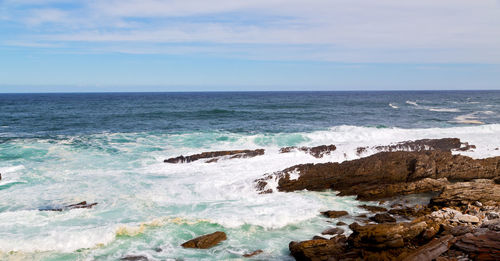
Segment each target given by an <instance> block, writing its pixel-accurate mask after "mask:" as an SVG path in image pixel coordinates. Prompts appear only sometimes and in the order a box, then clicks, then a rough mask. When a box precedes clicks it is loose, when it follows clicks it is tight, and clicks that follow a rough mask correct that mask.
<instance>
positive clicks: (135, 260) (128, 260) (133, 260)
mask: <svg viewBox="0 0 500 261" xmlns="http://www.w3.org/2000/svg"><path fill="white" fill-rule="evenodd" d="M120 260H124V261H148V260H149V259H148V258H147V257H145V256H124V257H122V258H120Z"/></svg>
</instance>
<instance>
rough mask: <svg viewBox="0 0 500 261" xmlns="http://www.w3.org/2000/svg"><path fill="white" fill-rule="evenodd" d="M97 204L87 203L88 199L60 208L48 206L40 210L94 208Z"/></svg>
mask: <svg viewBox="0 0 500 261" xmlns="http://www.w3.org/2000/svg"><path fill="white" fill-rule="evenodd" d="M95 205H97V203H91V204H87V201H82V202H80V203H76V204H72V205H67V206H64V207H60V208H54V207H47V208H41V209H39V210H40V211H63V210H71V209H75V208H92V207H93V206H95Z"/></svg>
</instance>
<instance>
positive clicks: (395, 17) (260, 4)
mask: <svg viewBox="0 0 500 261" xmlns="http://www.w3.org/2000/svg"><path fill="white" fill-rule="evenodd" d="M0 10H2V12H1V13H2V14H3V16H2V17H4V19H3V20H4V21H8V22H9V23H10V24H11V25H12V26H16V28H21V29H22V30H21V31H19V32H17V33H15V34H9V37H12V38H13V39H4V41H3V42H4V44H9V43H10V44H12V43H16V42H17V43H24V45H25V46H26V45H28V43H31V44H32V45H39V46H41V45H44V44H45V45H47V46H50V45H53V44H64V45H66V46H68V47H69V48H74V49H75V51H82V47H81V46H82V45H85V48H84V49H85V50H86V51H100V52H113V51H120V52H129V53H141V52H142V53H175V52H182V53H185V52H192V53H204V54H210V55H221V56H227V55H230V56H234V55H237V56H241V57H245V58H247V59H300V60H320V61H324V60H327V61H341V62H359V61H362V62H472V63H500V4H499V1H497V0H482V1H469V0H441V1H435V0H421V1H411V2H410V1H398V0H378V1H371V0H313V1H307V2H305V1H298V0H288V1H285V0H267V1H264V0H254V1H245V0H232V1H223V0H211V1H207V0H204V1H203V0H191V1H186V0H184V1H181V0H164V1H161V0H141V1H139V0H120V1H118V0H101V1H97V0H89V1H64V0H62V1H56V0H53V1H42V0H40V1H35V0H21V1H12V0H7V1H6V2H4V3H3V4H2V7H1V9H0ZM228 50H229V51H228ZM276 50H279V51H276ZM276 53H278V54H279V55H277V54H276Z"/></svg>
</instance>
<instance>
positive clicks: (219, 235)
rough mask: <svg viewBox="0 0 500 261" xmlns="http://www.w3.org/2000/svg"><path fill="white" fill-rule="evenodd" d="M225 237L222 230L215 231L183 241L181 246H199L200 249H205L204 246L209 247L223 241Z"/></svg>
mask: <svg viewBox="0 0 500 261" xmlns="http://www.w3.org/2000/svg"><path fill="white" fill-rule="evenodd" d="M226 239H227V236H226V233H224V232H222V231H217V232H214V233H212V234H208V235H204V236H200V237H197V238H194V239H191V240H189V241H187V242H185V243H183V244H182V245H181V246H182V247H184V248H201V249H206V248H211V247H213V246H215V245H217V244H218V243H219V242H221V241H224V240H226Z"/></svg>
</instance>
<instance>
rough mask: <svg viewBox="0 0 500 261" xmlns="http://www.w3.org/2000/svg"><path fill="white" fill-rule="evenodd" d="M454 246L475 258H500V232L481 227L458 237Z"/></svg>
mask: <svg viewBox="0 0 500 261" xmlns="http://www.w3.org/2000/svg"><path fill="white" fill-rule="evenodd" d="M453 247H455V248H458V249H460V250H462V251H464V252H466V253H468V254H469V256H470V257H472V258H473V259H475V260H500V232H498V231H492V230H482V229H480V230H477V231H476V232H474V233H467V234H465V235H463V236H461V237H459V238H457V242H456V243H455V244H454V245H453Z"/></svg>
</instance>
